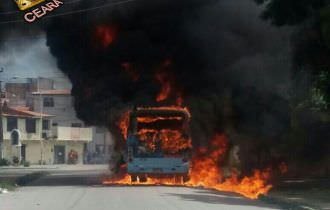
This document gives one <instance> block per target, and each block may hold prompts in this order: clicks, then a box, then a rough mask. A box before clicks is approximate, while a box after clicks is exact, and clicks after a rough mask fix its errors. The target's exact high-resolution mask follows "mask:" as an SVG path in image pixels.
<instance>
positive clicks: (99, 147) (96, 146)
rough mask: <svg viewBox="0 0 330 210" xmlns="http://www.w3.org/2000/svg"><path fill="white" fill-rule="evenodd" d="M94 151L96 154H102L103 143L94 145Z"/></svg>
mask: <svg viewBox="0 0 330 210" xmlns="http://www.w3.org/2000/svg"><path fill="white" fill-rule="evenodd" d="M95 152H96V154H104V145H102V144H97V145H95Z"/></svg>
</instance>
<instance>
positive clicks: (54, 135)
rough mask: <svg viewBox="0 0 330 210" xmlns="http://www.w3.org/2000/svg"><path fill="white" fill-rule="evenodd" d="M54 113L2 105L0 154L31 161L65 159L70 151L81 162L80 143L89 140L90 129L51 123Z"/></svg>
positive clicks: (67, 160) (81, 150) (66, 161)
mask: <svg viewBox="0 0 330 210" xmlns="http://www.w3.org/2000/svg"><path fill="white" fill-rule="evenodd" d="M53 118H54V116H53V115H49V114H44V113H40V112H34V111H30V110H29V108H28V107H8V106H7V105H4V107H3V115H2V122H3V133H4V144H3V151H2V153H3V157H4V158H6V159H8V160H10V161H13V159H14V157H17V158H18V159H19V160H23V161H29V162H30V163H31V164H63V163H68V162H69V153H70V151H75V152H76V153H77V154H78V158H77V161H76V163H83V158H84V145H85V144H86V143H87V142H90V141H92V134H93V133H92V129H91V128H71V127H59V126H55V127H53V126H52V121H53Z"/></svg>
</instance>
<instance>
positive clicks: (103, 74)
mask: <svg viewBox="0 0 330 210" xmlns="http://www.w3.org/2000/svg"><path fill="white" fill-rule="evenodd" d="M107 2H108V1H102V3H103V4H106V3H107ZM102 3H99V2H97V3H91V2H90V1H89V2H87V1H83V2H82V3H81V5H80V7H86V8H87V6H89V7H94V6H98V5H102ZM77 8H79V7H78V6H77ZM259 12H260V9H259V8H258V7H257V6H256V5H255V4H254V3H253V2H252V1H249V0H239V1H230V0H218V1H210V0H208V1H205V0H195V1H188V0H183V1H178V2H174V1H165V0H162V1H149V0H140V1H138V0H137V1H131V2H127V3H123V4H117V5H114V6H109V7H104V8H103V9H100V10H97V11H93V12H87V13H81V14H76V15H72V16H63V17H58V18H54V19H51V20H49V21H48V23H47V25H46V27H45V28H46V32H47V43H48V45H49V47H50V49H51V52H52V54H53V55H55V57H56V58H57V60H58V66H59V68H60V69H61V70H62V71H63V72H65V73H66V74H67V75H68V76H69V78H70V80H71V81H72V83H73V90H72V93H73V95H74V96H75V107H76V110H77V112H78V116H79V117H80V118H81V119H83V120H84V121H85V122H87V123H89V124H96V125H106V126H107V127H109V129H110V130H111V131H112V132H113V133H114V134H117V136H120V135H119V132H118V128H117V122H118V119H119V118H120V115H121V114H122V112H123V110H126V109H129V108H132V107H133V106H153V105H169V104H174V102H175V97H176V95H175V94H172V95H170V97H169V99H168V100H166V101H164V102H161V103H157V102H156V101H155V98H156V95H157V94H158V93H159V91H160V90H161V85H160V84H159V82H157V80H156V79H155V74H156V73H157V72H159V71H160V72H166V74H167V75H169V76H168V77H169V79H168V80H170V81H171V84H172V85H173V88H174V89H175V91H174V92H180V93H182V96H183V98H184V105H185V106H188V107H189V108H190V110H191V112H192V116H193V117H192V133H193V142H194V146H199V145H206V144H207V141H208V139H210V138H211V136H212V135H214V133H215V132H223V131H226V127H228V126H227V124H231V125H230V126H229V127H234V130H236V131H237V132H240V131H242V132H243V131H244V132H247V133H252V134H253V135H257V136H267V138H270V139H271V138H275V137H277V136H279V135H281V134H282V133H283V132H284V131H285V129H287V126H288V121H289V120H288V103H287V100H286V96H285V91H286V89H287V88H288V82H289V75H290V74H289V68H290V67H289V65H290V62H289V60H290V58H289V56H288V55H289V47H285V46H288V45H289V43H288V36H287V34H286V33H283V32H281V31H279V30H276V29H274V28H272V27H270V26H268V25H267V24H266V23H263V22H262V20H259V17H258V15H259ZM100 27H101V29H100ZM102 27H104V28H105V29H104V28H103V29H102ZM98 31H101V32H100V33H101V34H102V33H103V35H104V34H106V36H107V38H106V39H105V40H104V39H102V38H100V36H99V35H98ZM102 31H103V32H102ZM109 36H110V37H109ZM283 46H284V47H283ZM228 93H229V94H228ZM228 95H229V97H226V96H228ZM227 102H228V103H227ZM226 106H230V108H231V109H232V110H233V111H232V112H230V113H229V114H228V113H226V111H224V110H227V109H226Z"/></svg>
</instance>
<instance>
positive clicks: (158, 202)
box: [0, 186, 278, 210]
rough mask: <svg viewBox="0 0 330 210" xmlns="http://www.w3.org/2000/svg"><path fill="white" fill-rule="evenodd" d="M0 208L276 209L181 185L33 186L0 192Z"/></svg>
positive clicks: (238, 197)
mask: <svg viewBox="0 0 330 210" xmlns="http://www.w3.org/2000/svg"><path fill="white" fill-rule="evenodd" d="M0 209H3V210H177V209H180V210H185V209H187V210H221V209H223V210H226V209H233V210H240V209H246V210H248V209H251V210H252V209H254V210H258V209H273V210H274V209H278V208H276V207H273V206H269V205H267V204H264V203H262V202H260V201H253V200H248V199H245V198H243V197H240V196H238V195H235V194H230V193H220V192H214V191H209V190H203V189H192V188H184V187H161V186H151V187H139V186H135V187H125V186H55V187H54V186H52V187H48V186H34V187H22V188H19V189H17V191H16V192H11V193H8V194H1V195H0Z"/></svg>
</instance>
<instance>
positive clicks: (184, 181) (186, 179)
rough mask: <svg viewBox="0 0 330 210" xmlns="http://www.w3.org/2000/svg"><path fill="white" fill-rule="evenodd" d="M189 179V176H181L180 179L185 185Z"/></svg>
mask: <svg viewBox="0 0 330 210" xmlns="http://www.w3.org/2000/svg"><path fill="white" fill-rule="evenodd" d="M189 179H190V177H189V175H184V176H183V178H182V180H183V183H186V182H188V181H189Z"/></svg>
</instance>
